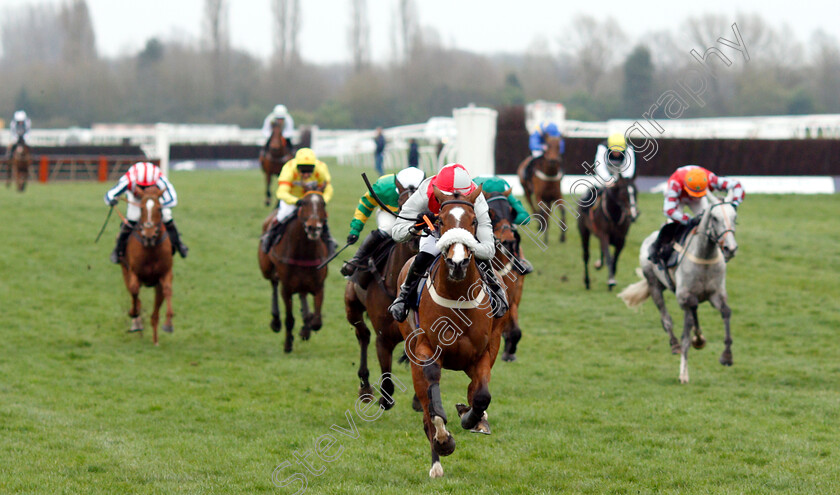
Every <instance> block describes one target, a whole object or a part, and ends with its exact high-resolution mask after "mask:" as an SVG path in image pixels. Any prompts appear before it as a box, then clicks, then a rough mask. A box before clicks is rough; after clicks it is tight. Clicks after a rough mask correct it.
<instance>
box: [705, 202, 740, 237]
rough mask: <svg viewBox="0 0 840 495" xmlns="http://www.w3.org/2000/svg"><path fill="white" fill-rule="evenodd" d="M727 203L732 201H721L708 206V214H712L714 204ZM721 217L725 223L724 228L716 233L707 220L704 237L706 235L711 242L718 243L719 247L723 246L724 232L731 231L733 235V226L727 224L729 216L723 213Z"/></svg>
mask: <svg viewBox="0 0 840 495" xmlns="http://www.w3.org/2000/svg"><path fill="white" fill-rule="evenodd" d="M728 204H733V202H732V201H722V202H720V203H716V204H713V205H712V206H711V207H710V208H709V215H711V214H712V210H714V208H715V207H716V206H722V205H728ZM723 219H724V222H725V223H726V225H725V226H726V229H724V230H723V232H721V233H719V234H718V233H716V232H715V231H714V229H713V228H712V222H709V223H708V225H707V226H706V237H708V238H709V240H710V241H711V242H713V243H716V244H717V245H719V246H720V247H721V248H723V237H724V236H726V234H729V233H731V234H732V235H733V236H734V235H735V227H733V226H730V225H729V217H728V216H727V215H724V216H723Z"/></svg>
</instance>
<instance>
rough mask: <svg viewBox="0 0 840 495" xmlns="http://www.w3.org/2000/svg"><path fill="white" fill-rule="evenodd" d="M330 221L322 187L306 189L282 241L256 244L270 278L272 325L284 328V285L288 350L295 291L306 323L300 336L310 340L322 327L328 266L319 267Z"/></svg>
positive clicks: (324, 254)
mask: <svg viewBox="0 0 840 495" xmlns="http://www.w3.org/2000/svg"><path fill="white" fill-rule="evenodd" d="M273 218H274V214H273V213H272V214H271V215H269V217H268V218H267V219H266V220H265V222H263V233H265V231H266V230H267V229H268V227H269V225H270V223H271V220H272V219H273ZM326 221H327V206H326V202H325V201H324V194H323V192H322V191H320V190H310V191H306V192H305V193H304V195H303V197H302V198H301V199H300V200H299V201H298V209H297V213H296V214H295V217H294V218H292V219H291V220H290V221H289V224H288V225H287V226H286V231H285V233H284V234H283V237H282V238H281V239H280V242H279V243H277V244H276V245H275V246H273V247H272V248H271V250H270V251H269V252H268V253H264V252H263V251H262V249H261V248H259V247H258V248H257V252H258V259H259V265H260V271H261V272H262V274H263V277H265V278H266V279H267V280H268V281H269V282H271V291H272V292H271V329H272V330H274V331H275V332H279V331H280V330H281V326H280V309H279V307H278V301H277V291H278V285H279V286H280V287H281V288H282V296H283V305H284V307H285V309H286V321H285V323H286V343H285V345H284V347H283V350H284V351H285V352H292V342H293V341H294V337H293V336H292V329H293V328H294V326H295V317H294V316H293V315H292V309H293V307H292V295H294V294H298V295H299V296H300V306H301V308H300V311H301V317H302V318H303V326H302V327H301V329H300V338H301V339H303V340H309V336H310V332H311V331H316V332H317V331H318V330H320V329H321V326H322V322H321V305H322V304H323V302H324V280H325V279H326V278H327V267H326V266H324V267H323V268H320V269H319V268H318V265H320V264H321V263H322V262H323V261H324V260H325V259H326V257H327V245H326V243H325V242H324V241H323V240H322V239H321V232H322V230H323V229H324V223H325V222H326ZM308 294H311V295H312V296H313V301H314V311H313V312H310V311H309V303H308V301H307V299H306V296H307V295H308Z"/></svg>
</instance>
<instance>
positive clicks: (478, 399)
mask: <svg viewBox="0 0 840 495" xmlns="http://www.w3.org/2000/svg"><path fill="white" fill-rule="evenodd" d="M491 367H492V363H491V359H490V355H489V353H485V354H484V356H482V357H481V359H480V360H479V361H478V363H476V365H475V366H473V367H471V368H470V369H468V370H467V375H469V377H470V378H471V379H472V381H471V382H470V385H469V387H467V399H468V401H469V403H470V406H469V407H467V406H465V405H464V404H456V405H455V409H457V410H458V415H459V416H460V417H461V428H463V429H465V430H472V431H473V432H474V433H484V434H485V435H489V434H490V423H489V422H488V421H487V408H488V407H490V388H489V386H488V385H489V384H490V369H491Z"/></svg>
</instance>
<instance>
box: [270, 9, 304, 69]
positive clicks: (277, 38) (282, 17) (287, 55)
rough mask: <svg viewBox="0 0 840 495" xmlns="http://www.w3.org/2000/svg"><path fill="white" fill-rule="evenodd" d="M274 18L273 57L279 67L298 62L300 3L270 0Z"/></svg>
mask: <svg viewBox="0 0 840 495" xmlns="http://www.w3.org/2000/svg"><path fill="white" fill-rule="evenodd" d="M271 13H272V16H273V17H274V56H275V58H276V59H277V61H278V62H279V63H280V65H281V66H286V65H288V64H291V63H296V62H299V61H300V47H299V43H298V42H299V39H300V37H299V35H298V33H299V32H300V21H301V14H300V1H299V0H271Z"/></svg>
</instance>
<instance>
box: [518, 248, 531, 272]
mask: <svg viewBox="0 0 840 495" xmlns="http://www.w3.org/2000/svg"><path fill="white" fill-rule="evenodd" d="M515 256H516V261H514V263H513V266H514V267H515V268H516V271H517V272H518V273H519V274H520V275H528V274H529V273H531V272H533V271H534V265H532V264H531V262H530V261H528V260H526V259H525V257H524V256H522V252H521V251H520V252H518V253H516V255H515Z"/></svg>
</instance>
